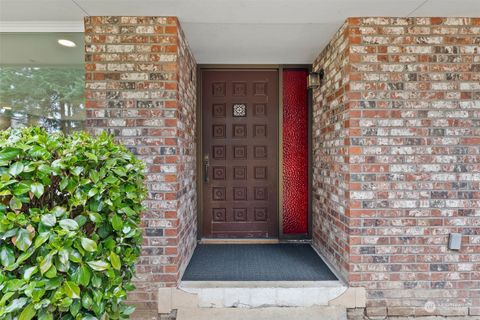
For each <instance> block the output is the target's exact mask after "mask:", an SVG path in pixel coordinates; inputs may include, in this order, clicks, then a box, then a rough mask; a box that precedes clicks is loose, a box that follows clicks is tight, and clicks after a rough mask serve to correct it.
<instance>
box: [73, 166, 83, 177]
mask: <svg viewBox="0 0 480 320" xmlns="http://www.w3.org/2000/svg"><path fill="white" fill-rule="evenodd" d="M82 172H83V167H74V168H72V173H73V175H74V176H78V175H80V173H82Z"/></svg>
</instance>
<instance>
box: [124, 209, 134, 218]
mask: <svg viewBox="0 0 480 320" xmlns="http://www.w3.org/2000/svg"><path fill="white" fill-rule="evenodd" d="M121 211H123V212H125V214H126V215H127V216H129V217H131V216H134V215H136V212H135V211H133V210H132V208H130V207H123V208H122V210H121Z"/></svg>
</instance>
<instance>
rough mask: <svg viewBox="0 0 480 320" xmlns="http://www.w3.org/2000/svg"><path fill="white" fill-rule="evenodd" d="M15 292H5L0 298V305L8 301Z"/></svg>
mask: <svg viewBox="0 0 480 320" xmlns="http://www.w3.org/2000/svg"><path fill="white" fill-rule="evenodd" d="M14 294H15V292H7V293H5V294H4V295H3V297H2V298H1V299H0V307H2V306H4V305H5V302H7V301H10V300H9V299H10V298H11V297H12V296H13V295H14Z"/></svg>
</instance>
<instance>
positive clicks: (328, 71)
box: [312, 24, 349, 276]
mask: <svg viewBox="0 0 480 320" xmlns="http://www.w3.org/2000/svg"><path fill="white" fill-rule="evenodd" d="M347 31H348V26H347V24H344V25H343V26H342V27H341V28H340V30H339V31H338V32H337V33H336V34H335V35H334V37H333V38H332V40H331V41H330V43H329V44H328V46H327V47H326V48H325V50H324V51H323V52H322V54H321V55H320V56H319V57H318V58H317V59H316V60H315V62H314V63H313V69H314V70H317V71H318V70H320V69H321V68H323V70H324V72H325V77H324V81H323V85H322V87H321V88H320V89H319V90H315V91H314V92H313V101H315V103H314V104H313V126H312V131H313V134H312V146H313V150H312V152H313V181H312V183H313V199H312V208H313V211H314V212H315V214H314V215H313V219H312V223H313V226H312V233H313V244H314V246H315V247H316V248H317V249H318V250H319V251H321V252H322V253H323V254H324V255H325V256H326V257H328V258H329V259H330V260H331V261H332V262H334V263H335V265H337V266H338V267H339V270H340V271H341V273H342V274H343V275H344V276H347V275H348V249H349V247H348V230H347V228H348V216H347V212H346V210H348V202H347V200H348V197H347V196H348V194H346V191H347V190H348V152H347V151H348V141H347V137H348V126H347V125H348V109H347V104H346V102H347V95H346V93H347V88H348V66H349V64H348V33H347Z"/></svg>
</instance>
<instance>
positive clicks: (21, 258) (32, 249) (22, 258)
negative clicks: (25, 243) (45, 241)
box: [15, 247, 35, 264]
mask: <svg viewBox="0 0 480 320" xmlns="http://www.w3.org/2000/svg"><path fill="white" fill-rule="evenodd" d="M34 252H35V247H30V248H28V250H27V251H25V252H24V253H22V254H21V255H19V256H18V258H17V261H16V262H15V263H16V264H21V263H22V262H23V261H25V260H27V259H28V258H30V256H31V255H32V254H33V253H34Z"/></svg>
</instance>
